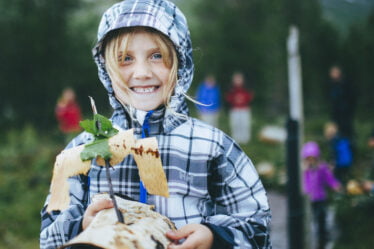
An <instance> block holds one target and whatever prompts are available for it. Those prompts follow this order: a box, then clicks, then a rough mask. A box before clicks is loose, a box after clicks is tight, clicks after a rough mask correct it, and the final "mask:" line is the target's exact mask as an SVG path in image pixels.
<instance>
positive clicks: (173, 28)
mask: <svg viewBox="0 0 374 249" xmlns="http://www.w3.org/2000/svg"><path fill="white" fill-rule="evenodd" d="M134 26H146V27H151V28H154V29H156V30H158V31H160V32H161V33H163V34H165V35H166V36H167V37H169V38H170V40H171V41H172V42H173V44H174V46H175V48H176V50H177V53H178V61H179V66H178V82H177V84H176V87H175V91H174V95H173V96H172V97H171V100H170V104H169V105H170V109H172V110H167V111H166V117H167V116H168V115H172V113H173V112H177V113H182V114H186V113H187V112H188V111H187V107H186V104H185V97H184V95H183V94H185V93H186V92H187V90H188V89H189V87H190V85H191V82H192V78H193V71H194V65H193V61H192V46H191V39H190V32H189V30H188V26H187V21H186V18H185V16H184V15H183V13H182V12H181V11H180V10H179V9H178V8H177V7H176V6H175V5H174V4H173V3H171V2H168V1H164V0H125V1H122V2H119V3H116V4H114V5H113V6H112V7H110V8H109V9H108V10H106V11H105V12H104V14H103V16H102V19H101V22H100V25H99V29H98V35H97V39H98V42H97V44H96V46H95V47H94V48H93V50H92V53H93V56H94V60H95V63H96V64H97V66H98V71H99V78H100V80H101V82H102V83H103V85H104V87H105V89H106V90H107V91H108V94H109V100H110V104H111V106H112V107H113V108H114V109H115V110H116V109H122V105H121V104H120V103H119V101H118V100H117V99H116V98H115V97H114V92H113V87H112V82H111V80H110V78H109V75H108V73H107V71H106V69H105V61H104V58H103V56H102V53H101V50H102V48H101V46H102V42H103V40H104V38H105V36H106V35H107V34H108V33H109V32H110V31H112V30H115V29H119V28H125V27H134ZM174 121H175V120H174ZM174 121H172V122H174Z"/></svg>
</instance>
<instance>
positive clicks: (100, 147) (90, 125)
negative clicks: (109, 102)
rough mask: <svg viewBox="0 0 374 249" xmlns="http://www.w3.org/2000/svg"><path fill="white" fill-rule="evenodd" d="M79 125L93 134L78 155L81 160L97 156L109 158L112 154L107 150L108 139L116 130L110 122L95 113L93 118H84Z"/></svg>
mask: <svg viewBox="0 0 374 249" xmlns="http://www.w3.org/2000/svg"><path fill="white" fill-rule="evenodd" d="M79 125H80V126H81V127H82V128H83V129H84V130H85V131H86V132H89V133H91V134H93V135H94V141H93V142H92V143H90V144H86V145H85V147H84V150H83V151H82V152H81V154H80V157H81V159H82V161H86V160H90V159H94V158H96V157H98V156H100V157H102V158H104V159H110V158H111V157H112V154H111V153H110V151H109V145H108V140H109V138H110V137H112V136H114V135H116V134H117V133H118V130H117V129H115V128H114V127H113V125H112V122H111V121H110V120H109V119H108V118H106V117H104V116H103V115H100V114H95V115H94V118H93V120H89V119H87V120H84V121H81V122H80V123H79Z"/></svg>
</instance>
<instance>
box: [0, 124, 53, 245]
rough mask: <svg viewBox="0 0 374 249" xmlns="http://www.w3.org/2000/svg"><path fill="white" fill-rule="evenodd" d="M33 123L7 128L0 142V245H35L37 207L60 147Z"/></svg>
mask: <svg viewBox="0 0 374 249" xmlns="http://www.w3.org/2000/svg"><path fill="white" fill-rule="evenodd" d="M47 138H48V136H47V135H45V134H44V135H42V134H38V132H37V131H36V130H35V129H34V128H33V127H32V126H26V127H25V128H22V129H19V130H16V129H12V130H9V131H6V132H5V133H4V136H3V138H2V143H1V144H0V158H1V160H0V248H4V249H11V248H38V238H39V231H40V214H39V212H40V210H41V208H42V206H43V202H44V200H45V197H46V195H47V193H48V188H49V183H50V178H51V172H52V166H53V161H54V158H55V155H56V154H57V151H58V150H59V149H60V148H58V146H57V145H56V144H55V142H54V141H53V140H50V137H49V139H47Z"/></svg>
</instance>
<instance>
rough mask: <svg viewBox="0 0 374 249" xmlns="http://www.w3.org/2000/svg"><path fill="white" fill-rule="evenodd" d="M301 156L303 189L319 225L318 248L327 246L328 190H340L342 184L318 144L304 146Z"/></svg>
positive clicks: (311, 143) (310, 143) (309, 143)
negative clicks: (325, 160) (324, 158)
mask: <svg viewBox="0 0 374 249" xmlns="http://www.w3.org/2000/svg"><path fill="white" fill-rule="evenodd" d="M301 156H302V159H303V163H304V166H305V170H304V173H303V187H304V192H305V194H307V195H308V197H309V200H310V202H311V205H312V212H313V218H314V221H315V223H316V225H317V236H318V248H319V249H321V248H325V245H326V239H327V236H326V233H327V231H326V210H327V189H328V188H331V189H333V190H335V191H339V190H340V183H339V181H338V180H337V179H336V178H335V177H334V175H333V173H332V171H331V170H330V168H329V166H328V164H327V163H326V162H324V161H322V160H321V158H320V149H319V146H318V144H317V143H316V142H313V141H311V142H307V143H306V144H304V146H303V148H302V151H301Z"/></svg>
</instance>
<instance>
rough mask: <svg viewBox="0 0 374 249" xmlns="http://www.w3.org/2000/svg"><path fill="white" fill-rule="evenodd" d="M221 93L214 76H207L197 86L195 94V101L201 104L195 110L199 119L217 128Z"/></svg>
mask: <svg viewBox="0 0 374 249" xmlns="http://www.w3.org/2000/svg"><path fill="white" fill-rule="evenodd" d="M220 98H221V93H220V90H219V87H218V85H217V82H216V79H215V77H214V75H212V74H208V75H207V76H206V77H205V80H204V81H203V82H202V83H201V84H200V85H199V87H198V89H197V93H196V100H197V101H198V102H199V103H201V104H202V105H201V104H197V105H196V108H197V111H198V113H199V118H200V119H201V120H202V121H204V122H206V123H208V124H210V125H212V126H214V127H218V119H219V111H220V108H221V99H220Z"/></svg>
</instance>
